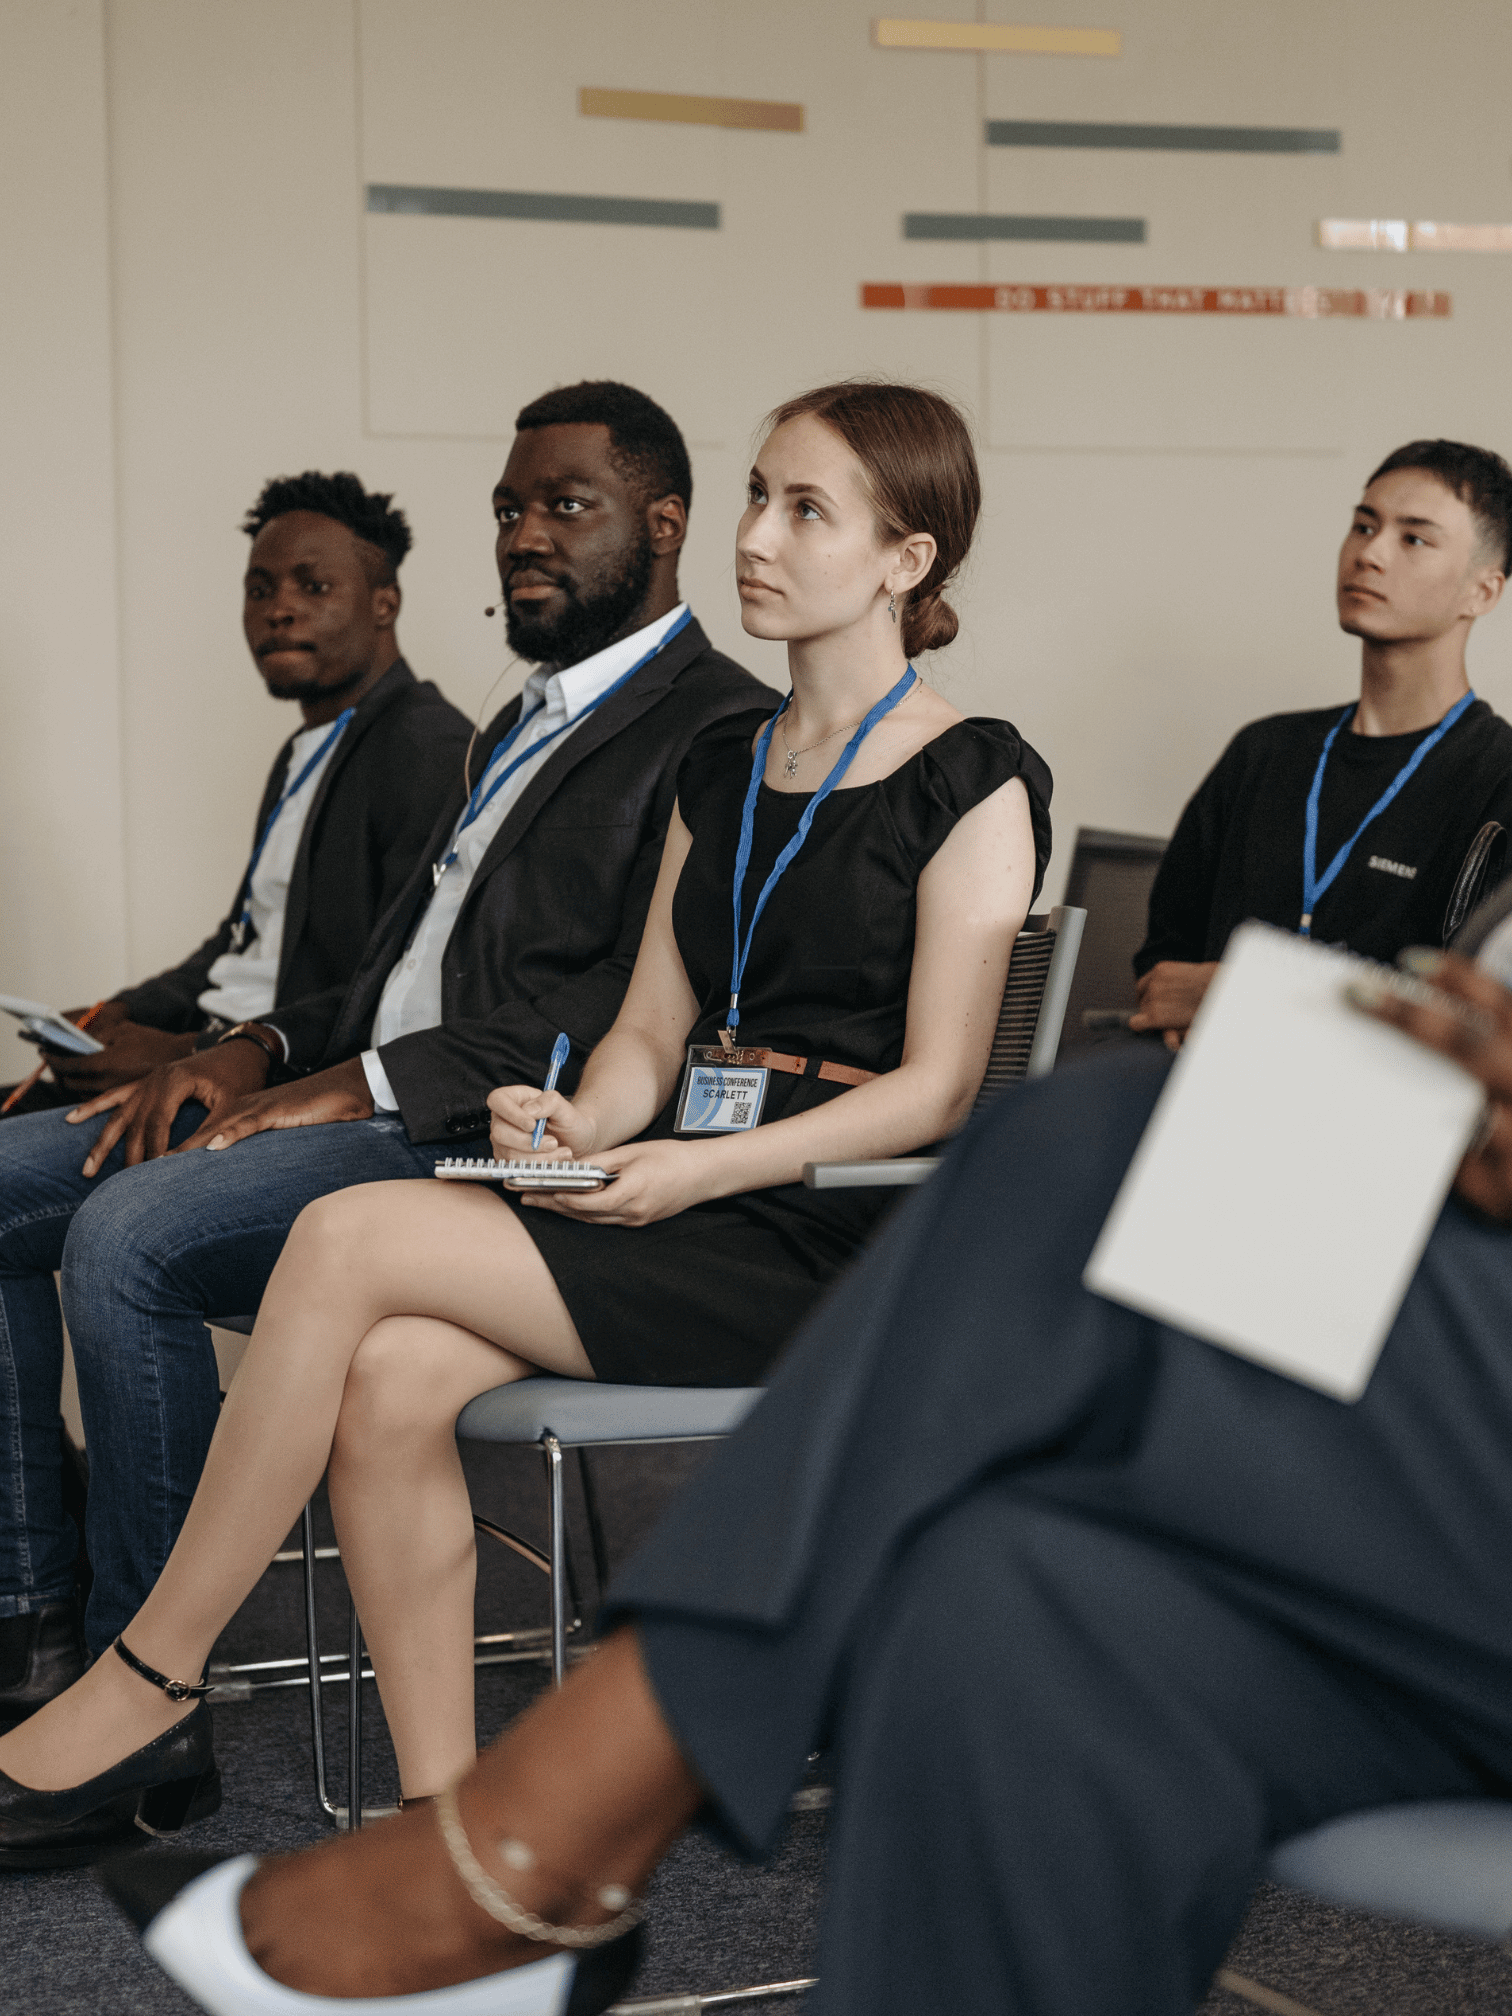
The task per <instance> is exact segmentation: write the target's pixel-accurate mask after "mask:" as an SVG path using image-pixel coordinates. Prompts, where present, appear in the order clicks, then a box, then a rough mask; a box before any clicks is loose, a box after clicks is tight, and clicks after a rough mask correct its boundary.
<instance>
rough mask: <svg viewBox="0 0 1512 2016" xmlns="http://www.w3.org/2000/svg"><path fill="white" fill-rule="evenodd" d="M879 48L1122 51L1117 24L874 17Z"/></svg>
mask: <svg viewBox="0 0 1512 2016" xmlns="http://www.w3.org/2000/svg"><path fill="white" fill-rule="evenodd" d="M872 38H873V40H874V41H875V42H876V45H877V47H878V48H879V49H971V50H979V51H981V50H985V51H987V52H989V53H1000V54H1003V55H1007V56H1120V55H1122V54H1123V37H1122V36H1121V35H1120V34H1119V32H1118V30H1117V29H1116V28H1028V27H1015V26H1013V25H1012V24H1010V23H1008V22H1006V21H874V22H873V23H872Z"/></svg>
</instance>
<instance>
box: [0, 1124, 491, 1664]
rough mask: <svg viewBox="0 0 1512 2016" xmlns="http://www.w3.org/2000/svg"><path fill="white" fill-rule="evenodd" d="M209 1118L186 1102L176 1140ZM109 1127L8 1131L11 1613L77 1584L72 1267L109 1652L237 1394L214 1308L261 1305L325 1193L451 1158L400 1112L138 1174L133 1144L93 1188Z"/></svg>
mask: <svg viewBox="0 0 1512 2016" xmlns="http://www.w3.org/2000/svg"><path fill="white" fill-rule="evenodd" d="M202 1118H203V1112H202V1109H201V1108H200V1107H198V1106H196V1105H190V1106H186V1107H185V1108H184V1109H183V1111H182V1112H181V1113H180V1115H179V1117H178V1121H177V1123H176V1125H175V1128H174V1136H173V1138H174V1140H175V1141H182V1140H184V1139H185V1138H186V1137H187V1136H188V1135H189V1134H191V1133H192V1132H193V1131H194V1129H195V1128H196V1127H197V1126H198V1125H199V1123H200V1120H201V1119H202ZM104 1124H105V1123H104V1121H103V1119H102V1120H101V1121H100V1122H99V1123H98V1124H95V1123H88V1124H86V1125H84V1126H82V1127H70V1126H69V1125H68V1123H67V1121H66V1120H65V1118H64V1116H63V1114H62V1113H61V1112H58V1113H36V1114H30V1115H27V1116H24V1117H18V1118H12V1119H10V1120H7V1121H6V1123H5V1125H4V1126H3V1127H0V1617H15V1616H21V1615H25V1614H26V1613H28V1612H31V1611H34V1610H39V1609H41V1607H42V1605H43V1604H44V1603H51V1602H57V1601H59V1600H60V1599H62V1598H64V1597H66V1596H67V1595H68V1594H69V1592H70V1590H71V1589H72V1587H73V1563H74V1556H75V1552H76V1547H77V1541H76V1535H75V1532H74V1527H73V1524H72V1522H71V1520H70V1519H69V1518H68V1517H67V1515H66V1513H65V1512H64V1509H63V1498H62V1472H61V1462H60V1455H61V1452H60V1446H59V1440H58V1406H59V1397H60V1389H61V1382H62V1369H63V1331H62V1324H61V1321H60V1318H59V1309H58V1297H57V1294H56V1292H55V1291H54V1286H53V1275H54V1273H55V1272H56V1271H57V1270H58V1269H59V1268H61V1269H62V1276H63V1313H64V1314H66V1316H67V1319H68V1332H69V1337H70V1339H71V1341H72V1344H73V1354H74V1365H75V1369H76V1371H77V1373H78V1379H79V1404H80V1410H81V1412H82V1414H83V1419H84V1436H85V1442H86V1444H87V1446H88V1450H89V1501H88V1513H87V1531H86V1540H87V1544H88V1548H89V1558H90V1562H91V1564H92V1566H93V1568H94V1588H93V1590H92V1592H91V1595H90V1599H89V1607H88V1612H87V1615H86V1619H85V1629H86V1635H87V1637H88V1640H89V1645H90V1649H91V1651H93V1652H95V1653H99V1652H100V1651H102V1650H103V1649H104V1648H105V1647H106V1646H107V1645H108V1644H109V1643H110V1641H111V1639H112V1638H114V1637H115V1635H116V1633H117V1632H118V1631H120V1630H121V1629H122V1628H123V1627H124V1626H125V1625H126V1624H127V1623H128V1622H129V1621H130V1619H131V1618H132V1617H133V1616H134V1615H135V1614H136V1612H137V1610H138V1609H139V1607H140V1606H141V1603H142V1600H143V1598H144V1597H145V1596H146V1594H147V1592H148V1590H149V1589H151V1587H152V1585H153V1583H154V1582H155V1581H156V1580H157V1578H158V1575H159V1574H160V1573H161V1572H162V1567H163V1564H164V1562H165V1561H166V1560H167V1558H168V1555H169V1552H170V1551H171V1549H172V1547H173V1543H174V1541H175V1539H176V1538H177V1537H178V1531H179V1528H180V1526H181V1525H182V1524H183V1521H184V1515H185V1513H186V1512H187V1511H188V1509H189V1501H190V1499H191V1498H192V1497H193V1496H194V1491H195V1486H196V1485H197V1484H198V1482H199V1476H200V1471H201V1469H202V1468H203V1467H204V1461H205V1452H206V1450H207V1449H208V1448H209V1446H210V1437H211V1435H212V1434H213V1433H214V1432H215V1422H216V1416H217V1412H218V1409H219V1404H220V1392H219V1381H218V1379H217V1376H216V1365H215V1353H214V1350H213V1348H212V1345H211V1342H210V1334H209V1332H208V1331H207V1330H206V1328H205V1321H206V1318H207V1317H213V1316H234V1315H238V1314H242V1313H244V1312H250V1311H251V1310H254V1309H256V1307H257V1305H258V1301H259V1300H260V1298H261V1296H262V1292H263V1289H264V1288H265V1287H266V1285H267V1281H268V1276H269V1275H270V1274H271V1273H272V1271H273V1267H274V1264H275V1262H276V1261H277V1259H278V1256H279V1254H280V1253H281V1252H282V1250H283V1243H284V1240H285V1239H286V1238H287V1236H288V1233H289V1228H290V1227H291V1226H292V1225H293V1223H294V1220H295V1219H296V1218H297V1217H298V1216H299V1213H300V1212H301V1211H302V1210H303V1209H304V1207H305V1205H306V1204H308V1203H310V1202H311V1201H312V1200H313V1199H314V1198H316V1197H323V1196H325V1195H327V1193H328V1192H330V1191H332V1190H344V1189H346V1188H347V1187H348V1186H349V1185H351V1184H353V1183H375V1182H383V1181H386V1180H392V1179H397V1178H403V1177H413V1176H428V1175H429V1174H430V1172H431V1169H432V1167H433V1166H434V1164H435V1161H436V1158H437V1155H438V1153H440V1152H442V1151H440V1150H437V1149H436V1148H434V1147H431V1148H416V1147H415V1146H413V1145H412V1143H411V1142H410V1139H409V1136H408V1135H407V1134H406V1133H405V1131H404V1126H403V1123H402V1122H401V1121H400V1120H399V1118H398V1116H397V1115H388V1116H377V1117H375V1118H373V1119H371V1120H355V1121H344V1122H341V1123H339V1124H335V1125H331V1126H326V1127H296V1128H288V1129H285V1130H283V1131H280V1132H276V1133H267V1134H258V1135H255V1136H253V1138H252V1139H251V1140H248V1141H243V1142H240V1143H238V1144H237V1146H235V1147H234V1148H228V1149H225V1150H222V1151H219V1152H217V1153H216V1154H214V1155H212V1154H209V1153H208V1152H199V1153H196V1154H193V1155H177V1156H165V1157H164V1158H162V1159H161V1160H159V1161H156V1162H145V1163H142V1164H140V1165H139V1166H138V1167H137V1168H135V1169H127V1168H126V1167H125V1166H124V1164H123V1163H122V1160H121V1155H120V1150H119V1149H117V1150H116V1151H115V1153H114V1154H112V1155H111V1157H110V1158H109V1160H108V1161H107V1162H106V1165H105V1167H104V1169H103V1170H102V1171H101V1172H100V1174H99V1175H98V1176H96V1177H95V1178H94V1179H93V1180H92V1181H89V1180H86V1179H85V1177H84V1176H83V1175H82V1174H81V1173H80V1170H81V1166H82V1164H83V1161H84V1157H85V1155H86V1154H87V1152H88V1150H89V1147H90V1144H91V1143H92V1142H93V1141H94V1139H95V1138H96V1137H97V1135H98V1134H99V1133H100V1132H101V1130H102V1128H103V1126H104ZM444 1152H447V1153H456V1152H458V1150H457V1149H456V1148H453V1147H452V1146H451V1145H450V1144H448V1146H447V1148H446V1150H445V1151H444ZM464 1152H465V1151H464Z"/></svg>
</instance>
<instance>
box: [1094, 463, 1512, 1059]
mask: <svg viewBox="0 0 1512 2016" xmlns="http://www.w3.org/2000/svg"><path fill="white" fill-rule="evenodd" d="M1509 571H1512V469H1509V468H1508V466H1507V464H1506V463H1505V462H1504V461H1503V460H1502V458H1501V456H1500V455H1494V454H1492V453H1491V451H1490V450H1489V449H1486V448H1472V447H1469V446H1467V445H1466V444H1465V443H1464V442H1460V441H1412V442H1409V443H1408V444H1407V446H1406V447H1405V448H1398V449H1397V450H1396V452H1395V453H1394V454H1392V455H1388V456H1387V458H1386V460H1385V461H1384V462H1383V463H1382V464H1381V466H1380V468H1379V469H1377V470H1376V472H1375V474H1374V475H1373V476H1372V477H1371V478H1370V481H1369V482H1368V483H1367V484H1366V486H1365V494H1364V496H1363V497H1362V498H1361V499H1360V502H1359V503H1358V504H1357V505H1356V507H1355V512H1354V517H1353V520H1352V522H1351V524H1350V528H1349V531H1348V532H1347V533H1346V534H1345V537H1344V544H1343V546H1342V547H1341V548H1340V550H1339V570H1338V587H1337V597H1338V610H1339V627H1340V629H1341V630H1343V631H1345V632H1346V633H1347V634H1348V635H1349V636H1351V637H1358V638H1359V639H1360V646H1361V651H1360V697H1359V699H1358V701H1356V702H1355V703H1354V704H1353V705H1352V706H1351V707H1349V708H1341V707H1338V706H1333V707H1325V708H1322V709H1320V710H1316V711H1310V712H1307V713H1303V714H1273V715H1271V716H1270V717H1269V718H1268V719H1267V720H1263V721H1252V722H1251V723H1250V725H1249V726H1248V727H1247V728H1243V729H1241V730H1240V732H1239V733H1238V734H1237V735H1236V736H1235V737H1234V739H1233V741H1232V742H1231V743H1230V744H1229V746H1228V748H1227V749H1226V750H1225V751H1224V753H1223V755H1222V756H1221V757H1220V758H1219V760H1218V762H1217V763H1216V764H1215V765H1214V767H1213V769H1212V771H1211V772H1210V773H1209V775H1208V776H1207V777H1206V778H1205V779H1204V780H1203V782H1202V783H1201V785H1199V787H1198V789H1197V792H1196V794H1195V796H1194V797H1193V799H1192V801H1191V803H1190V804H1189V805H1188V806H1187V808H1186V810H1185V811H1184V812H1183V813H1182V815H1181V822H1180V824H1179V825H1178V826H1177V828H1176V832H1175V836H1174V837H1173V839H1172V841H1171V844H1170V846H1169V847H1168V848H1167V849H1166V854H1165V859H1164V860H1163V861H1162V862H1161V865H1160V872H1159V874H1158V875H1157V876H1156V878H1155V884H1154V887H1153V889H1152V890H1151V892H1150V923H1149V935H1148V936H1147V937H1146V939H1145V942H1144V944H1143V945H1142V946H1141V947H1140V949H1139V951H1138V952H1137V953H1136V955H1135V958H1134V971H1135V973H1136V974H1137V975H1138V980H1139V1011H1138V1013H1137V1014H1136V1015H1135V1017H1134V1019H1133V1023H1132V1026H1133V1027H1134V1028H1135V1029H1136V1030H1139V1031H1145V1030H1160V1031H1162V1032H1164V1035H1165V1040H1166V1043H1167V1045H1168V1046H1169V1047H1170V1048H1171V1049H1175V1048H1176V1046H1177V1044H1178V1043H1179V1042H1180V1040H1181V1034H1182V1032H1183V1031H1184V1030H1185V1029H1186V1028H1187V1027H1188V1026H1189V1024H1190V1023H1191V1020H1192V1017H1193V1015H1194V1014H1195V1013H1196V1011H1197V1007H1198V1004H1199V1003H1200V1002H1201V1000H1202V997H1203V995H1204V994H1205V993H1206V991H1207V987H1208V983H1209V981H1210V980H1211V979H1212V977H1213V974H1214V972H1215V971H1216V970H1217V965H1216V962H1217V961H1218V960H1219V959H1220V958H1221V957H1222V956H1223V948H1224V946H1225V945H1226V944H1227V942H1228V937H1229V933H1230V932H1231V931H1232V930H1233V928H1234V926H1235V925H1236V924H1239V923H1242V922H1243V921H1244V919H1245V918H1247V917H1259V918H1261V919H1263V920H1264V921H1265V922H1267V923H1270V924H1278V925H1280V926H1281V928H1282V929H1283V930H1287V931H1296V930H1298V929H1305V930H1306V931H1307V932H1308V933H1309V935H1311V936H1312V937H1315V938H1319V939H1322V940H1323V941H1324V942H1325V943H1329V944H1342V945H1347V946H1348V947H1349V948H1350V949H1351V950H1352V951H1355V952H1359V953H1362V954H1363V955H1364V956H1365V957H1366V958H1369V959H1386V960H1390V959H1393V958H1395V956H1396V954H1397V953H1398V952H1400V951H1401V950H1402V948H1403V946H1405V945H1411V944H1425V945H1447V944H1448V942H1449V939H1450V937H1451V935H1452V934H1453V933H1454V931H1456V930H1457V929H1458V927H1459V925H1460V924H1461V923H1462V922H1463V921H1464V919H1465V916H1466V915H1467V913H1468V911H1469V910H1470V908H1471V906H1472V905H1473V904H1474V903H1475V901H1476V899H1477V897H1478V896H1479V895H1480V893H1481V892H1482V891H1483V890H1486V889H1490V888H1491V887H1493V886H1494V885H1495V883H1496V882H1497V881H1498V880H1499V879H1500V877H1501V874H1502V872H1503V869H1504V866H1505V862H1506V854H1507V830H1508V828H1509V827H1512V726H1509V725H1508V723H1507V722H1505V721H1503V720H1502V719H1501V717H1500V716H1499V715H1497V714H1495V713H1493V711H1492V709H1491V708H1490V707H1489V706H1488V705H1487V704H1486V702H1485V701H1484V700H1477V699H1476V698H1475V696H1474V694H1473V693H1472V692H1471V691H1470V682H1469V678H1468V677H1467V674H1466V670H1465V647H1466V645H1467V643H1468V641H1469V637H1470V631H1471V629H1472V628H1473V626H1474V624H1475V623H1476V621H1477V620H1478V619H1479V618H1480V617H1482V616H1484V615H1487V614H1489V613H1490V611H1491V610H1492V609H1494V608H1495V607H1496V604H1497V601H1498V599H1499V598H1500V596H1501V592H1502V588H1503V585H1504V584H1505V581H1506V578H1507V575H1508V572H1509ZM1440 745H1441V746H1440ZM1414 761H1415V762H1416V767H1415V768H1412V767H1411V766H1412V765H1413V764H1414ZM1397 780H1400V783H1399V786H1398V788H1397V789H1396V791H1395V795H1391V794H1392V786H1393V784H1394V783H1396V782H1397ZM1362 822H1364V823H1363V824H1362ZM1309 828H1311V837H1310V838H1309ZM1352 840H1353V843H1354V844H1353V845H1351V844H1350V843H1351V841H1352ZM1341 854H1342V855H1343V859H1342V860H1339V861H1338V865H1337V867H1335V866H1334V864H1335V861H1336V859H1337V857H1339V856H1340V855H1341ZM1309 855H1310V860H1311V867H1307V866H1305V865H1304V862H1305V857H1308V856H1309ZM1314 913H1316V914H1314Z"/></svg>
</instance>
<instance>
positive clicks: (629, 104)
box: [578, 85, 803, 133]
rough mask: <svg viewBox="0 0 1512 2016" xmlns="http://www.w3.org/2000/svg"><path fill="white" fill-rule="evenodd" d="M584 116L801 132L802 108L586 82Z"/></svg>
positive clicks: (759, 100)
mask: <svg viewBox="0 0 1512 2016" xmlns="http://www.w3.org/2000/svg"><path fill="white" fill-rule="evenodd" d="M578 111H579V112H581V113H582V115H583V116H584V118H585V119H663V120H670V121H671V122H672V123H673V124H674V125H678V126H739V127H745V128H748V129H752V130H756V131H760V132H765V133H801V132H802V131H803V107H802V106H801V105H779V104H776V103H770V102H768V101H767V100H766V99H762V98H696V97H693V96H691V95H689V94H688V93H686V92H682V91H598V90H594V89H592V88H590V87H589V86H588V85H584V87H583V88H582V90H580V91H579V92H578Z"/></svg>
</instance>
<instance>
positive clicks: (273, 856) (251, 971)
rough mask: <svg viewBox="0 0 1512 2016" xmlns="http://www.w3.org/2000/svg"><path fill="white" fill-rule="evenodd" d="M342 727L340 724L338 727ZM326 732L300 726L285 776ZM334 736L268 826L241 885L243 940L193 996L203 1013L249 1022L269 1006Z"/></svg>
mask: <svg viewBox="0 0 1512 2016" xmlns="http://www.w3.org/2000/svg"><path fill="white" fill-rule="evenodd" d="M345 732H346V731H345V729H344V728H343V730H342V733H343V734H344V733H345ZM330 734H331V724H330V722H329V721H323V722H321V724H320V725H319V726H318V727H316V728H304V729H301V731H300V732H299V734H297V735H296V736H295V737H294V743H293V747H292V748H291V749H290V750H289V763H288V768H287V770H286V771H285V772H284V775H285V777H286V778H287V779H290V780H292V779H293V778H295V777H298V775H299V773H300V771H301V769H303V767H304V765H305V764H306V763H308V762H309V760H310V758H311V757H312V756H313V755H314V753H315V751H316V750H317V749H318V748H319V747H320V745H321V743H322V742H323V741H324V740H325V738H326V737H327V736H328V735H330ZM340 739H341V736H340V735H336V736H332V737H331V746H330V748H329V749H327V750H326V751H325V753H324V755H323V756H322V757H321V759H320V761H319V762H318V763H317V764H316V765H315V767H314V769H313V770H311V772H310V774H309V776H308V777H306V778H305V779H304V780H303V781H302V782H301V784H300V787H299V789H298V790H297V791H296V792H295V793H294V795H293V797H292V798H290V799H289V800H288V801H287V802H286V803H285V805H284V808H283V810H282V811H281V812H280V813H279V815H278V817H277V818H276V819H275V820H274V822H273V830H272V832H271V833H270V834H269V835H268V843H267V845H266V846H265V847H264V848H263V850H262V853H261V854H260V855H259V856H258V860H257V866H256V867H255V868H254V869H253V871H252V881H251V885H250V887H249V888H248V891H247V897H246V902H247V907H248V909H249V910H250V912H251V917H250V920H249V922H248V926H247V938H246V943H245V944H244V945H243V946H242V948H241V950H240V951H239V952H222V954H221V955H220V957H219V958H218V959H217V960H216V962H215V964H214V965H213V966H212V967H211V968H210V971H209V972H208V973H207V974H206V975H205V978H206V979H207V980H208V981H209V982H210V984H209V986H208V987H207V988H206V989H205V991H204V993H203V994H201V996H200V997H199V1005H200V1007H201V1008H202V1009H203V1010H204V1011H205V1013H206V1014H207V1015H219V1016H220V1017H221V1018H222V1020H224V1021H226V1022H255V1021H256V1020H257V1019H258V1017H259V1016H261V1015H266V1014H267V1013H268V1010H269V1009H270V1008H271V1007H272V1006H273V997H274V995H275V993H276V992H277V990H278V961H279V958H280V956H281V954H282V952H283V929H284V912H285V910H286V908H287V907H288V901H289V883H290V880H291V879H292V877H293V874H294V857H295V856H296V855H297V854H298V852H299V842H300V839H301V837H302V835H303V833H304V827H305V820H306V819H307V818H308V817H309V816H310V807H311V806H312V805H313V804H314V803H315V793H316V792H317V791H318V790H319V789H320V780H321V778H322V777H324V775H325V773H326V771H327V770H329V769H330V767H331V761H332V758H333V757H334V756H335V754H336V744H337V743H338V742H339V741H340Z"/></svg>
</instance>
